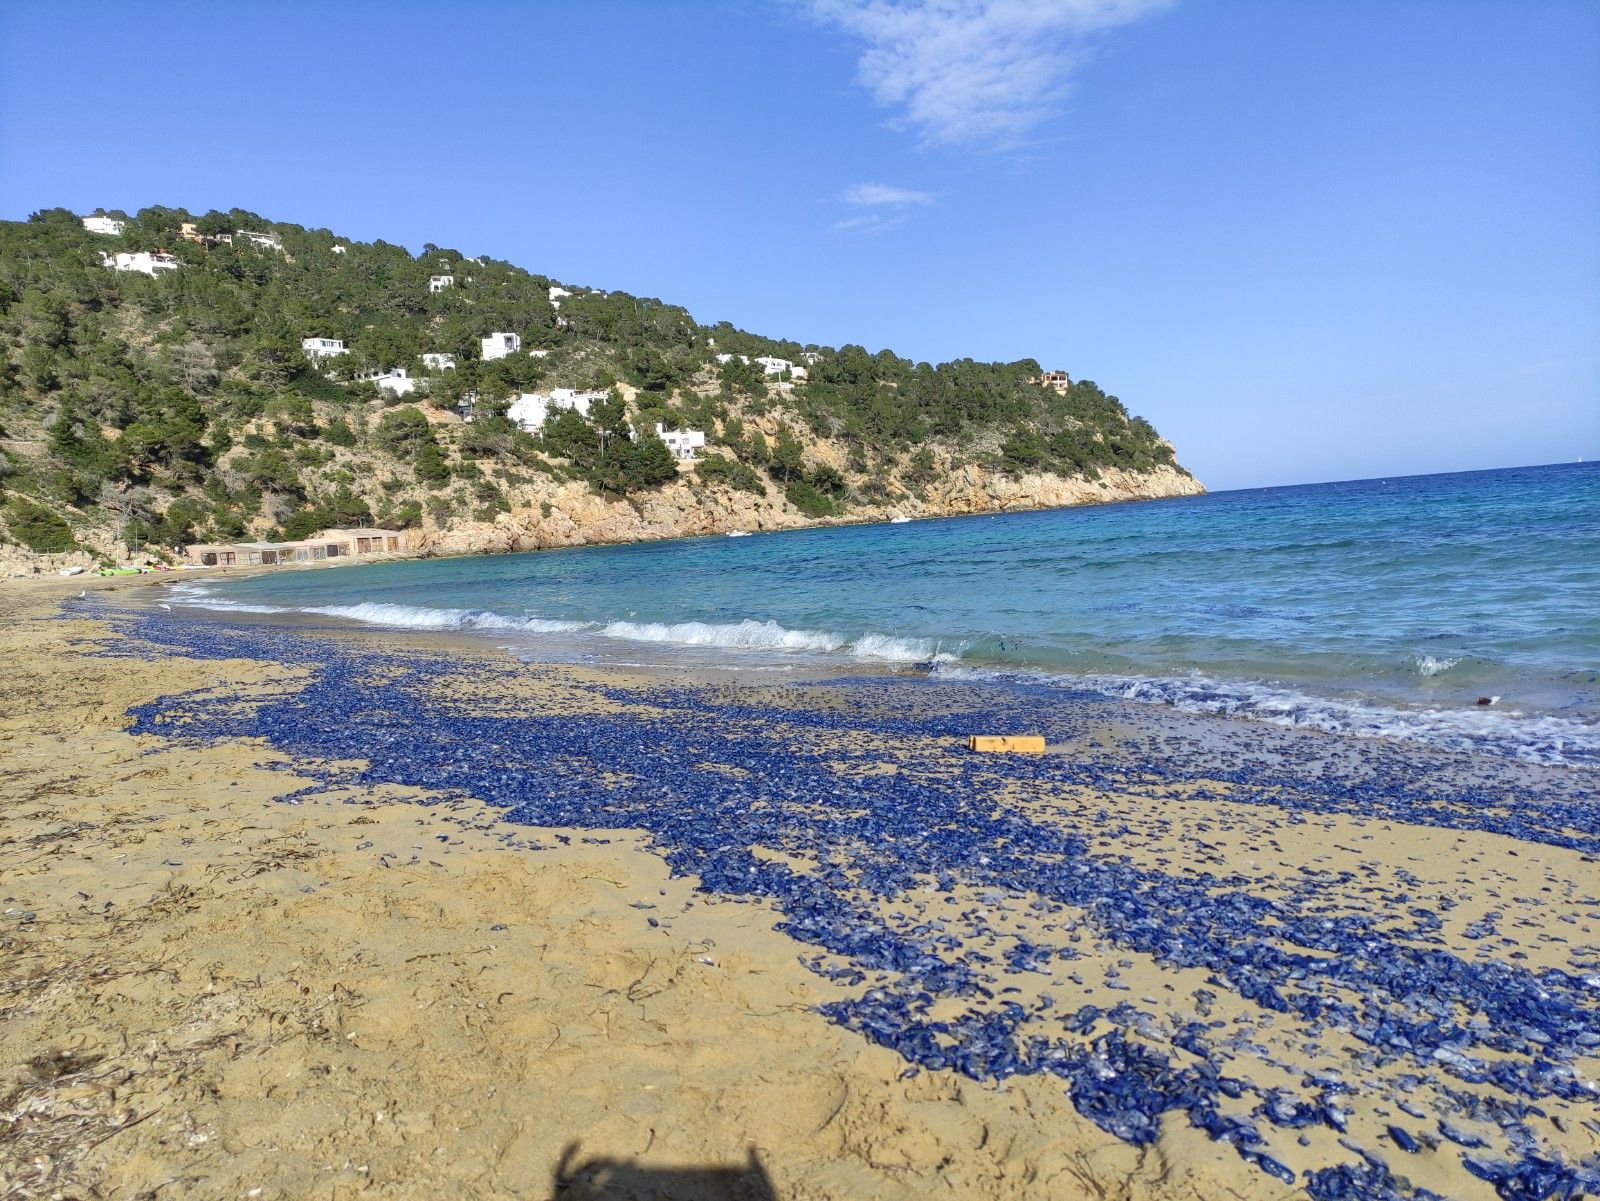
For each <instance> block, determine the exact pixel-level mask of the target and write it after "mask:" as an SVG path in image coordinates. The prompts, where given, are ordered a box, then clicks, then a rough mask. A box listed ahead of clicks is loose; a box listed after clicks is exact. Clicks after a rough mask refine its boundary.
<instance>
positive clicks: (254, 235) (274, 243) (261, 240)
mask: <svg viewBox="0 0 1600 1201" xmlns="http://www.w3.org/2000/svg"><path fill="white" fill-rule="evenodd" d="M233 236H234V237H236V238H243V239H244V240H245V241H246V242H249V243H250V245H252V246H261V247H264V248H265V249H267V250H282V249H283V239H282V238H280V237H279V236H278V235H277V234H264V233H260V232H258V231H256V230H250V229H236V230H234V231H233Z"/></svg>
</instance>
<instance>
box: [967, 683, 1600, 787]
mask: <svg viewBox="0 0 1600 1201" xmlns="http://www.w3.org/2000/svg"><path fill="white" fill-rule="evenodd" d="M937 674H938V675H939V676H940V678H943V679H1002V680H1016V679H1026V680H1028V681H1030V682H1034V683H1039V682H1047V683H1050V684H1054V685H1057V686H1060V687H1065V688H1081V689H1086V690H1088V691H1091V692H1097V693H1099V694H1101V695H1102V696H1108V697H1113V698H1116V699H1121V700H1130V701H1143V702H1147V703H1154V704H1163V705H1169V706H1171V707H1172V708H1174V709H1177V710H1179V711H1180V712H1183V713H1204V714H1213V715H1216V716H1222V717H1239V718H1245V719H1248V720H1251V721H1263V722H1269V723H1271V724H1272V725H1278V726H1291V727H1299V728H1302V729H1311V730H1321V731H1323V732H1325V733H1331V734H1348V735H1354V736H1356V737H1360V738H1394V739H1401V740H1404V741H1408V742H1425V743H1428V744H1430V745H1432V746H1437V747H1444V748H1447V749H1451V750H1472V751H1490V752H1493V753H1496V754H1503V755H1510V756H1512V757H1514V758H1517V759H1521V760H1524V761H1525V762H1529V763H1547V764H1562V763H1566V764H1570V763H1580V762H1584V763H1587V762H1595V761H1597V760H1600V725H1595V724H1592V723H1588V722H1582V721H1575V720H1573V719H1571V718H1564V717H1557V716H1554V715H1549V714H1546V715H1537V716H1530V715H1527V714H1523V713H1518V712H1516V711H1515V710H1490V709H1488V708H1479V707H1476V706H1474V707H1473V708H1470V709H1447V708H1424V707H1416V708H1399V707H1395V706H1389V705H1384V704H1380V703H1377V702H1373V701H1367V700H1362V699H1357V698H1344V699H1336V698H1333V697H1323V696H1315V695H1312V694H1310V693H1304V692H1298V691H1295V690H1294V689H1290V688H1284V687H1282V686H1279V685H1272V684H1261V683H1252V682H1248V681H1235V680H1228V681H1222V680H1215V679H1212V678H1210V677H1208V676H1204V675H1200V674H1198V673H1196V674H1193V675H1189V676H1181V677H1143V676H1114V675H1082V676H1062V675H1054V674H1051V673H1047V672H1029V671H1023V672H1016V671H991V670H987V669H983V668H973V667H968V666H964V665H961V664H940V665H939V667H938V669H937Z"/></svg>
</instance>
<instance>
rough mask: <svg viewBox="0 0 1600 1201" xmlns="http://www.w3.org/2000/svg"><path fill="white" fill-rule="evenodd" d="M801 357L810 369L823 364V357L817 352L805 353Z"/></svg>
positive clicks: (809, 351) (808, 351)
mask: <svg viewBox="0 0 1600 1201" xmlns="http://www.w3.org/2000/svg"><path fill="white" fill-rule="evenodd" d="M800 357H801V358H802V359H804V360H805V361H806V366H808V367H815V366H816V365H817V364H818V363H820V362H822V355H821V354H820V353H819V352H818V351H815V350H807V351H804V352H803V353H802V354H801V355H800Z"/></svg>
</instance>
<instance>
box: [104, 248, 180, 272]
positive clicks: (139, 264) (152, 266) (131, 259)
mask: <svg viewBox="0 0 1600 1201" xmlns="http://www.w3.org/2000/svg"><path fill="white" fill-rule="evenodd" d="M100 261H101V262H102V263H104V264H105V265H106V266H107V267H110V268H111V269H112V270H113V271H137V272H139V273H140V274H141V275H149V276H154V275H155V274H156V272H158V271H176V270H177V269H178V260H177V259H175V258H173V257H172V256H171V255H170V254H168V253H167V252H166V251H165V250H141V251H138V252H137V253H129V252H128V251H126V250H121V251H118V252H117V253H116V254H102V255H101V256H100Z"/></svg>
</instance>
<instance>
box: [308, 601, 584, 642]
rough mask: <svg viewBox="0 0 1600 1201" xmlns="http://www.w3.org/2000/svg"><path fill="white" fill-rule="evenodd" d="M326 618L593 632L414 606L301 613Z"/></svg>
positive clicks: (554, 622)
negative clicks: (314, 614)
mask: <svg viewBox="0 0 1600 1201" xmlns="http://www.w3.org/2000/svg"><path fill="white" fill-rule="evenodd" d="M300 612H302V613H316V614H320V615H321V616H323V617H341V618H344V619H345V620H347V621H359V622H362V623H364V624H366V625H375V626H393V627H397V628H400V629H408V630H525V631H527V632H528V633H530V634H563V633H570V632H572V631H575V630H585V629H589V628H591V623H590V622H586V621H562V620H559V619H555V618H549V617H533V616H521V617H517V616H511V615H508V614H504V613H492V612H489V611H487V610H482V609H429V608H423V607H419V606H414V605H386V604H381V603H377V602H368V603H366V604H360V605H315V606H311V607H308V608H305V609H302V610H300Z"/></svg>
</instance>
